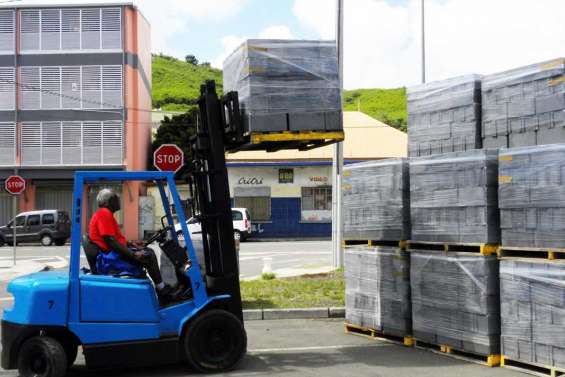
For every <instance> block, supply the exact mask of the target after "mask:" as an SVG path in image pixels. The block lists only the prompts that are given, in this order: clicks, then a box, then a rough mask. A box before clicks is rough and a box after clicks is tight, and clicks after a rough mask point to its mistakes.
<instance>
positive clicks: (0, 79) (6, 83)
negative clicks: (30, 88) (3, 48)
mask: <svg viewBox="0 0 565 377" xmlns="http://www.w3.org/2000/svg"><path fill="white" fill-rule="evenodd" d="M15 79H16V76H15V70H14V68H12V67H0V110H14V109H15V108H16V103H15V99H16V90H15Z"/></svg>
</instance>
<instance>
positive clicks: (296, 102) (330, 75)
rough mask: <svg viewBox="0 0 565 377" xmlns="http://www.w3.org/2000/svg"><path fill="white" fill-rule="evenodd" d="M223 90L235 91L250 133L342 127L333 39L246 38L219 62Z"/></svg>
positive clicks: (335, 52) (336, 128)
mask: <svg viewBox="0 0 565 377" xmlns="http://www.w3.org/2000/svg"><path fill="white" fill-rule="evenodd" d="M223 77H224V92H229V91H237V92H238V93H239V102H240V105H241V110H242V112H243V120H244V124H245V128H246V130H247V131H248V132H249V133H254V132H273V131H276V132H279V131H342V130H343V125H342V124H343V120H342V112H341V94H340V89H339V88H340V86H339V71H338V62H337V51H336V46H335V43H333V42H331V41H301V40H274V39H264V40H259V39H251V40H247V41H246V42H244V43H243V44H242V45H241V46H239V47H238V48H237V49H236V50H235V51H234V52H233V53H232V54H231V55H230V56H229V57H228V58H227V59H226V61H225V62H224V76H223Z"/></svg>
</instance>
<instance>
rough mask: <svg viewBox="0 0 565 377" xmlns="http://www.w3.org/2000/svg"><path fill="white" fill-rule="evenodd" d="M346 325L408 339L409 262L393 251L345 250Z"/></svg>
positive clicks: (396, 249)
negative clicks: (406, 336)
mask: <svg viewBox="0 0 565 377" xmlns="http://www.w3.org/2000/svg"><path fill="white" fill-rule="evenodd" d="M344 262H345V263H344V265H345V266H344V267H345V317H346V322H348V323H350V324H352V325H357V326H362V327H367V328H371V329H375V330H378V331H382V332H384V333H386V334H390V335H395V336H405V335H410V334H411V330H412V325H411V314H412V313H411V307H410V259H409V255H408V254H407V253H406V251H402V250H400V249H399V248H397V247H388V246H375V247H370V248H368V247H367V246H359V247H347V248H346V249H345V260H344Z"/></svg>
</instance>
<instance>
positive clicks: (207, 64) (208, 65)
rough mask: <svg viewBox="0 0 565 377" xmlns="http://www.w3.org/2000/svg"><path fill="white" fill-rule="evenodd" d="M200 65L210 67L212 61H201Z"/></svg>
mask: <svg viewBox="0 0 565 377" xmlns="http://www.w3.org/2000/svg"><path fill="white" fill-rule="evenodd" d="M200 66H201V67H206V68H210V67H211V66H212V65H211V64H210V62H204V63H200Z"/></svg>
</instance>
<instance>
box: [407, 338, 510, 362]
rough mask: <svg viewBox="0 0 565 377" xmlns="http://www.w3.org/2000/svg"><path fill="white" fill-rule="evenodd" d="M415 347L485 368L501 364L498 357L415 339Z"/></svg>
mask: <svg viewBox="0 0 565 377" xmlns="http://www.w3.org/2000/svg"><path fill="white" fill-rule="evenodd" d="M415 346H416V348H420V349H423V350H426V351H430V352H434V353H437V354H440V355H445V356H449V357H453V358H455V359H459V360H464V361H469V362H472V363H476V364H481V365H485V366H487V367H496V366H499V365H500V363H501V356H500V355H479V354H476V353H473V352H467V351H462V350H458V349H455V348H453V347H451V346H448V345H445V344H433V343H427V342H422V341H420V340H418V339H416V340H415Z"/></svg>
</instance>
